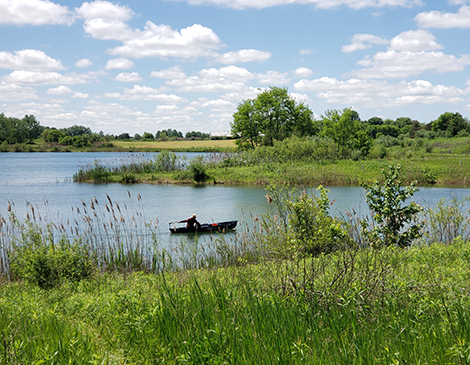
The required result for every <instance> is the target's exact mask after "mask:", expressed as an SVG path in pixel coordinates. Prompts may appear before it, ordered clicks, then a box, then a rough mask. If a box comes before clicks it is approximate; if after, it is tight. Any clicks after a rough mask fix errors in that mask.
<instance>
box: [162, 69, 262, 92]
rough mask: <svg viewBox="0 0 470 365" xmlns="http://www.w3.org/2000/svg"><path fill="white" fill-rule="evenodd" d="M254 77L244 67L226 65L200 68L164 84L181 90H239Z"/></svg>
mask: <svg viewBox="0 0 470 365" xmlns="http://www.w3.org/2000/svg"><path fill="white" fill-rule="evenodd" d="M180 76H181V75H180ZM255 77H257V75H253V74H252V73H251V72H249V71H248V70H247V69H245V68H242V67H237V66H226V67H221V68H219V69H217V68H208V69H202V70H200V71H199V72H198V73H197V75H195V76H185V77H179V78H175V79H171V80H168V81H167V82H166V84H167V85H171V86H176V87H178V90H179V91H182V92H230V91H237V92H239V91H241V90H244V89H245V88H246V86H245V82H246V81H248V80H251V79H254V78H255Z"/></svg>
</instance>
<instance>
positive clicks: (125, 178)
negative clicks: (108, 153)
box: [119, 172, 137, 184]
mask: <svg viewBox="0 0 470 365" xmlns="http://www.w3.org/2000/svg"><path fill="white" fill-rule="evenodd" d="M119 182H120V183H122V184H135V183H137V179H136V178H135V175H134V173H132V172H129V173H125V174H122V176H121V179H120V180H119Z"/></svg>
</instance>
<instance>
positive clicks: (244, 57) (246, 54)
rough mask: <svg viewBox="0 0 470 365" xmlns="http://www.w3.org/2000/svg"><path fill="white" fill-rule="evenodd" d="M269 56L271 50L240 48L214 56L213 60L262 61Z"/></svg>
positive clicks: (232, 62)
mask: <svg viewBox="0 0 470 365" xmlns="http://www.w3.org/2000/svg"><path fill="white" fill-rule="evenodd" d="M270 58H271V52H264V51H258V50H256V49H241V50H239V51H237V52H227V53H224V54H222V55H218V56H215V60H216V61H217V62H220V63H224V64H234V63H242V62H243V63H244V62H253V61H256V62H264V61H266V60H268V59H270Z"/></svg>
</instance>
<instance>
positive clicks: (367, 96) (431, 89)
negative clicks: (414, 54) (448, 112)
mask: <svg viewBox="0 0 470 365" xmlns="http://www.w3.org/2000/svg"><path fill="white" fill-rule="evenodd" d="M294 89H296V90H299V91H314V92H316V96H317V97H319V98H323V99H325V100H326V101H327V102H328V103H341V104H349V105H351V104H361V105H365V106H367V107H395V106H405V105H408V104H436V103H454V102H457V101H461V99H462V98H463V97H464V96H465V91H464V90H461V89H459V88H457V87H455V86H445V85H433V84H432V83H431V82H429V81H426V80H413V81H410V82H404V81H401V82H398V83H390V82H387V81H378V80H360V79H349V80H344V81H343V80H338V79H336V78H331V77H322V78H318V79H315V80H300V81H299V82H297V83H295V84H294Z"/></svg>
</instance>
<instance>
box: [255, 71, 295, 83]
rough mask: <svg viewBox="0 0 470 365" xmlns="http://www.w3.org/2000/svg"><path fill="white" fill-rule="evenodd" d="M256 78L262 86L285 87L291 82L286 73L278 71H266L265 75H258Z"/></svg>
mask: <svg viewBox="0 0 470 365" xmlns="http://www.w3.org/2000/svg"><path fill="white" fill-rule="evenodd" d="M257 77H258V81H259V82H260V83H261V84H264V85H286V84H289V83H290V81H291V79H290V78H289V77H288V73H287V72H279V71H267V72H266V73H263V74H258V75H257Z"/></svg>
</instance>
